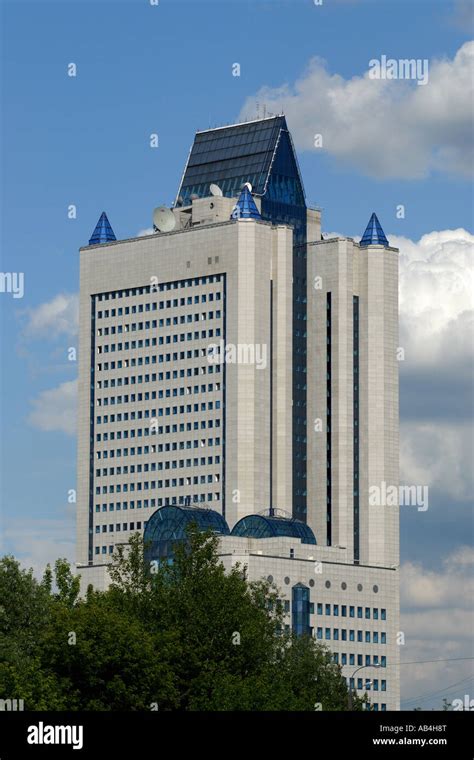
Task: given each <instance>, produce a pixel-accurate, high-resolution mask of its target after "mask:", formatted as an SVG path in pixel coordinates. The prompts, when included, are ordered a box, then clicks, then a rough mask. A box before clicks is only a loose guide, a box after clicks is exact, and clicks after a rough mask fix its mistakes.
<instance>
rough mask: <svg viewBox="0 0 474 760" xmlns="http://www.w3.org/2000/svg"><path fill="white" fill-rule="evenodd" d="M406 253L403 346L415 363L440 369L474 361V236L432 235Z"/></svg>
mask: <svg viewBox="0 0 474 760" xmlns="http://www.w3.org/2000/svg"><path fill="white" fill-rule="evenodd" d="M390 243H391V244H392V245H394V246H396V247H398V248H400V345H402V346H403V347H404V348H405V352H406V360H407V361H408V362H410V363H413V362H414V363H416V364H418V365H425V366H430V367H434V366H436V365H445V366H447V365H449V367H451V368H452V362H453V361H456V362H459V361H464V359H466V358H469V357H470V358H472V356H473V341H472V334H473V332H472V330H473V326H474V300H473V293H474V270H473V268H472V262H473V260H474V236H473V235H471V234H469V232H466V230H463V229H457V230H443V231H442V232H430V233H429V234H427V235H423V237H422V238H421V239H420V240H419V241H418V242H417V243H415V242H413V241H411V240H408V239H406V238H398V237H393V236H390Z"/></svg>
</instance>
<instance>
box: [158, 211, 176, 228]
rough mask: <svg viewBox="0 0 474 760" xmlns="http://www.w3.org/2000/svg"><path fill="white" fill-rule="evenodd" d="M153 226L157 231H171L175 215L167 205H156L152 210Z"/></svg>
mask: <svg viewBox="0 0 474 760" xmlns="http://www.w3.org/2000/svg"><path fill="white" fill-rule="evenodd" d="M153 226H154V227H155V229H157V230H158V231H159V232H171V231H172V230H174V228H175V227H176V217H175V215H174V214H173V212H172V211H171V209H169V208H168V207H167V206H158V208H155V210H154V212H153Z"/></svg>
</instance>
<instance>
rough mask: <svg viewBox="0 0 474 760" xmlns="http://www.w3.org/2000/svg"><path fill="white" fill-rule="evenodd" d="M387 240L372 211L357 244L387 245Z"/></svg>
mask: <svg viewBox="0 0 474 760" xmlns="http://www.w3.org/2000/svg"><path fill="white" fill-rule="evenodd" d="M388 244H389V243H388V240H387V238H386V237H385V232H384V231H383V229H382V225H381V224H380V222H379V220H378V219H377V214H376V213H375V212H374V213H373V214H372V216H371V217H370V219H369V223H368V225H367V227H366V228H365V232H364V234H363V235H362V238H361V241H360V243H359V245H388Z"/></svg>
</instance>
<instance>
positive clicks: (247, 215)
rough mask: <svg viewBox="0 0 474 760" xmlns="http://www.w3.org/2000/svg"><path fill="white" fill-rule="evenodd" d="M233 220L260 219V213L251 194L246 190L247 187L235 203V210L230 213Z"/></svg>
mask: <svg viewBox="0 0 474 760" xmlns="http://www.w3.org/2000/svg"><path fill="white" fill-rule="evenodd" d="M232 217H233V218H234V219H261V218H262V217H261V215H260V211H259V210H258V208H257V206H256V204H255V201H254V199H253V198H252V193H251V192H250V190H249V189H248V187H247V185H245V187H244V188H243V190H242V192H241V193H240V197H239V200H238V201H237V203H236V205H235V208H234V210H233V212H232Z"/></svg>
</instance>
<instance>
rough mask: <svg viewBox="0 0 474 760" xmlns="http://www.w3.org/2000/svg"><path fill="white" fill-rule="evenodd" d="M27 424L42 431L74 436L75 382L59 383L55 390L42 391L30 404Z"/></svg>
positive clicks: (75, 418)
mask: <svg viewBox="0 0 474 760" xmlns="http://www.w3.org/2000/svg"><path fill="white" fill-rule="evenodd" d="M31 403H32V405H33V411H32V412H31V413H30V415H29V417H28V422H29V423H30V424H31V425H32V426H33V427H35V428H38V429H39V430H44V431H48V432H51V431H60V432H62V433H66V434H67V435H75V433H76V420H77V409H76V404H77V380H70V381H68V382H65V383H61V385H58V386H57V388H51V389H49V390H46V391H42V392H41V393H40V394H39V396H38V397H37V398H36V399H34V400H33V401H32V402H31Z"/></svg>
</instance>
